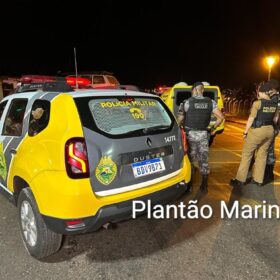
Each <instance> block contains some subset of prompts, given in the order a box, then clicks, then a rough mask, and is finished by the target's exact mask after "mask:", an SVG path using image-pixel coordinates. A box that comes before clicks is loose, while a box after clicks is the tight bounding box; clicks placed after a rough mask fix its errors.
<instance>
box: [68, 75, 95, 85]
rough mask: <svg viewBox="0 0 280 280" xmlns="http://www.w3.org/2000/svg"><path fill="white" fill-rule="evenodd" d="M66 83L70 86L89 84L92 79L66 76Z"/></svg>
mask: <svg viewBox="0 0 280 280" xmlns="http://www.w3.org/2000/svg"><path fill="white" fill-rule="evenodd" d="M66 83H67V84H68V85H69V86H76V84H78V85H79V86H88V85H89V84H90V80H89V79H86V78H76V77H66Z"/></svg>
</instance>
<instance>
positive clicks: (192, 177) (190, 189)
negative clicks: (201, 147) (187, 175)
mask: <svg viewBox="0 0 280 280" xmlns="http://www.w3.org/2000/svg"><path fill="white" fill-rule="evenodd" d="M194 173H195V168H194V166H192V167H191V180H190V182H189V183H188V189H187V192H189V193H191V192H192V191H193V181H194Z"/></svg>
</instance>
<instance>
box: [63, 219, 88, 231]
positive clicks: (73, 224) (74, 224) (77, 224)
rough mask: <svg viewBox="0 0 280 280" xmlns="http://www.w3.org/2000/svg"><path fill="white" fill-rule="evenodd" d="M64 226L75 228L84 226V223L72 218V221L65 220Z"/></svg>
mask: <svg viewBox="0 0 280 280" xmlns="http://www.w3.org/2000/svg"><path fill="white" fill-rule="evenodd" d="M66 226H67V228H69V229H76V228H80V227H84V226H85V223H84V222H83V220H72V221H66Z"/></svg>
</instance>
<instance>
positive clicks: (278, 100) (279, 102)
mask: <svg viewBox="0 0 280 280" xmlns="http://www.w3.org/2000/svg"><path fill="white" fill-rule="evenodd" d="M270 100H273V101H276V102H277V106H278V109H280V99H279V94H274V95H273V96H272V97H271V98H270Z"/></svg>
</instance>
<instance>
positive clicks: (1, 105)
mask: <svg viewBox="0 0 280 280" xmlns="http://www.w3.org/2000/svg"><path fill="white" fill-rule="evenodd" d="M7 103H8V100H6V101H4V102H1V103H0V119H1V118H2V115H3V112H4V110H5V108H6V105H7Z"/></svg>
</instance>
